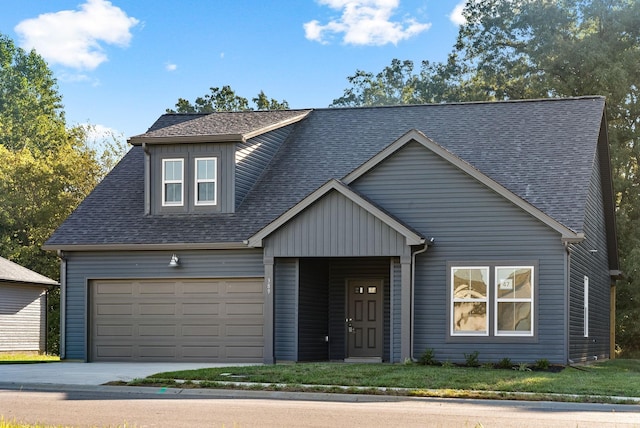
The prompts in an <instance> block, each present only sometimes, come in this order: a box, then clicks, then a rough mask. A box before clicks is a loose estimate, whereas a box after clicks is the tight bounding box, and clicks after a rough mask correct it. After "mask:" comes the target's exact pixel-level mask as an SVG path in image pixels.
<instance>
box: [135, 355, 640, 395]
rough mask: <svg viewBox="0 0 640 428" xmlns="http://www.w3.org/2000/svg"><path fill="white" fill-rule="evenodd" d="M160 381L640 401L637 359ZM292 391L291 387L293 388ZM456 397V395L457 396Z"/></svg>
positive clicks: (329, 367) (294, 368)
mask: <svg viewBox="0 0 640 428" xmlns="http://www.w3.org/2000/svg"><path fill="white" fill-rule="evenodd" d="M162 380H189V381H201V382H202V381H205V382H206V383H208V384H209V386H213V387H220V386H222V384H216V382H258V383H270V384H287V385H290V386H296V385H340V386H347V387H387V388H408V389H411V390H414V394H413V395H420V393H419V391H420V390H434V389H435V390H466V391H498V392H500V391H504V392H527V393H536V394H579V395H596V396H628V397H640V360H623V359H620V360H612V361H605V362H601V363H597V364H592V365H589V366H580V367H567V368H565V369H564V370H562V371H559V372H549V371H528V370H518V367H517V366H516V367H515V369H495V368H487V367H477V368H471V367H455V366H453V367H451V366H449V367H447V366H444V367H440V366H423V365H417V364H406V365H400V364H344V363H298V364H281V365H268V366H248V367H225V368H210V369H200V370H189V371H178V372H168V373H158V374H155V375H153V376H150V377H149V378H147V379H146V380H145V381H144V382H142V383H150V382H153V383H162ZM293 389H295V388H293ZM457 396H459V394H458V395H457Z"/></svg>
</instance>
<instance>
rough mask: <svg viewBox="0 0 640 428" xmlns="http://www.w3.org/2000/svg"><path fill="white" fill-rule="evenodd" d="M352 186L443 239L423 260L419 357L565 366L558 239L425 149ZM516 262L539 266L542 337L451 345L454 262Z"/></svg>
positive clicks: (418, 286) (412, 149)
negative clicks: (468, 356) (431, 354)
mask: <svg viewBox="0 0 640 428" xmlns="http://www.w3.org/2000/svg"><path fill="white" fill-rule="evenodd" d="M352 185H353V186H354V187H355V188H356V190H357V191H359V192H361V193H363V194H364V195H366V196H367V197H368V198H370V199H371V200H373V201H374V202H375V203H377V204H379V205H380V206H382V207H383V208H384V209H386V210H387V211H389V212H390V213H391V214H392V215H394V216H396V217H398V218H400V219H402V221H403V222H405V223H407V224H408V225H410V226H412V227H413V228H414V229H416V230H418V231H419V232H420V233H422V234H423V235H424V236H427V237H434V238H435V244H434V245H433V246H432V247H430V248H429V249H428V250H427V252H426V253H423V254H420V255H418V256H417V262H416V278H415V298H414V304H415V313H414V319H415V324H414V334H415V336H414V355H413V357H418V356H419V355H420V354H421V353H422V352H423V351H424V350H425V349H427V348H433V349H434V351H435V355H436V358H438V359H440V360H450V361H464V356H463V353H469V352H473V351H478V352H479V354H480V358H481V359H482V360H490V361H495V360H499V359H502V358H504V357H509V358H511V359H512V360H514V361H518V360H520V361H535V360H537V359H539V358H547V359H548V360H549V361H553V362H559V363H564V362H565V359H566V357H565V351H564V350H565V348H566V343H565V337H564V332H565V330H566V325H565V316H564V309H565V301H566V298H565V283H564V277H565V261H564V260H565V257H564V248H563V246H562V244H561V242H560V235H559V234H558V233H556V232H554V231H552V230H551V229H550V228H549V227H547V226H546V225H544V224H543V223H541V222H540V221H538V220H536V219H535V218H533V217H532V216H530V215H529V214H527V213H525V212H524V211H522V210H521V209H519V208H517V207H516V206H514V205H513V204H511V203H510V202H508V201H506V200H505V199H504V198H502V197H501V196H499V195H498V194H496V193H495V192H493V191H491V190H490V189H488V188H487V187H486V186H484V185H482V184H480V183H479V182H477V181H476V180H474V179H473V178H471V177H469V176H468V175H466V174H465V173H463V172H462V171H460V170H459V169H457V168H456V167H454V166H452V165H451V164H450V163H448V162H446V161H444V160H443V159H441V158H440V157H438V156H436V155H435V154H433V153H432V152H430V151H429V150H427V149H426V148H424V147H423V146H421V145H419V144H417V143H411V144H409V145H407V146H405V147H404V148H402V149H401V150H400V151H399V152H398V153H396V154H394V155H392V156H391V157H390V158H388V159H387V160H385V161H384V162H383V163H382V164H380V165H378V166H377V167H376V168H374V169H373V170H371V171H369V172H368V173H367V174H365V175H364V176H362V177H360V178H359V179H358V180H357V181H356V182H355V183H353V184H352ZM516 260H517V261H529V262H536V263H538V266H539V269H538V270H537V271H536V275H537V276H538V284H539V290H538V293H537V296H538V300H537V302H536V303H537V308H538V310H537V312H536V313H535V316H536V320H535V322H536V333H537V339H534V340H533V341H532V340H531V339H527V340H520V339H515V338H513V339H506V340H505V339H497V338H496V339H493V338H478V339H477V340H474V341H473V342H472V343H454V341H451V340H449V339H448V337H447V332H448V329H449V320H448V318H447V307H448V305H449V304H450V303H449V297H448V294H447V263H448V262H462V263H463V262H471V261H490V262H499V261H504V262H505V263H509V262H511V261H516ZM394 327H395V328H397V324H396V323H394ZM491 327H493V324H492V325H491Z"/></svg>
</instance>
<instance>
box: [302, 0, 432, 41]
mask: <svg viewBox="0 0 640 428" xmlns="http://www.w3.org/2000/svg"><path fill="white" fill-rule="evenodd" d="M317 1H318V3H320V4H321V5H325V6H328V7H330V8H331V9H334V10H338V11H342V15H341V16H340V17H339V18H337V19H333V20H331V21H329V22H328V23H327V24H324V25H323V24H321V23H320V22H319V21H318V20H313V21H309V22H307V23H305V24H304V25H303V27H304V31H305V37H306V38H307V39H309V40H312V41H316V42H319V43H323V44H327V43H329V38H330V37H331V36H332V35H334V34H343V36H342V41H343V42H344V43H346V44H352V45H377V46H381V45H386V44H388V43H393V44H394V45H395V44H398V42H400V41H402V40H405V39H408V38H411V37H413V36H416V35H418V34H420V33H422V32H423V31H426V30H428V29H429V28H430V27H431V24H430V23H420V22H418V21H417V20H415V19H414V18H406V19H404V20H402V21H391V17H392V15H393V14H394V11H395V10H396V9H397V8H398V6H399V3H400V0H317Z"/></svg>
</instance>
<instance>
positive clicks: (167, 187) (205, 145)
mask: <svg viewBox="0 0 640 428" xmlns="http://www.w3.org/2000/svg"><path fill="white" fill-rule="evenodd" d="M308 113H309V110H277V111H248V112H216V113H206V114H201V113H198V114H191V113H190V114H165V115H162V116H161V117H160V118H159V119H158V120H157V121H156V122H155V123H154V124H153V125H152V126H151V128H149V130H148V131H147V132H146V133H145V134H142V135H137V136H134V137H131V138H130V139H129V143H131V144H132V145H139V146H142V147H143V149H144V152H145V165H144V169H145V213H146V214H151V215H171V214H212V213H233V212H235V210H236V207H238V206H239V205H240V204H241V203H242V201H243V199H244V197H245V196H246V195H247V193H248V192H249V191H250V190H251V188H252V187H253V185H254V184H255V183H256V182H257V180H258V179H259V177H260V175H261V174H262V172H263V171H264V169H265V168H266V167H267V165H268V164H269V162H270V161H271V159H272V158H273V156H274V155H275V153H276V152H277V151H278V149H279V148H280V145H281V144H282V143H283V142H284V141H285V140H286V138H287V136H288V135H289V133H290V132H291V130H292V128H293V126H295V125H294V124H295V123H297V122H298V121H300V120H302V119H304V118H305V117H306V115H307V114H308Z"/></svg>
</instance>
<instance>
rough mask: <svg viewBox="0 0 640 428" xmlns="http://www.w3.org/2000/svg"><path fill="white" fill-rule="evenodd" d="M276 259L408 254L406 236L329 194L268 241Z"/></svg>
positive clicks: (267, 250) (339, 196) (334, 193)
mask: <svg viewBox="0 0 640 428" xmlns="http://www.w3.org/2000/svg"><path fill="white" fill-rule="evenodd" d="M265 241H266V244H265V247H264V248H265V254H266V255H268V256H273V257H374V256H399V255H403V254H405V253H406V252H408V247H407V245H406V240H405V238H404V236H402V235H401V234H400V233H398V232H396V231H395V230H394V229H392V228H391V227H389V226H388V225H387V224H385V223H384V222H382V221H381V220H380V219H378V218H377V217H375V216H374V215H372V214H371V213H370V212H368V211H367V210H365V209H364V208H362V207H360V206H359V205H357V204H356V203H354V202H353V201H351V200H350V199H348V198H347V197H345V196H344V195H342V194H341V193H339V192H337V191H334V190H333V191H330V192H329V193H327V194H326V195H324V196H323V197H322V198H320V199H319V200H318V201H316V202H315V203H314V204H312V205H311V206H310V207H308V208H307V209H306V210H304V211H303V212H301V213H300V214H298V215H297V216H296V217H294V218H293V219H291V220H290V221H288V222H287V223H286V224H285V225H283V226H282V227H280V228H279V229H278V230H277V231H276V232H274V233H273V234H271V235H270V236H269V237H267V238H266V239H265Z"/></svg>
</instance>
